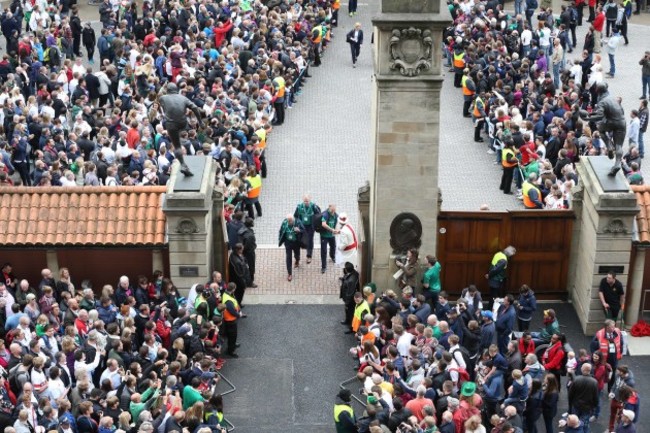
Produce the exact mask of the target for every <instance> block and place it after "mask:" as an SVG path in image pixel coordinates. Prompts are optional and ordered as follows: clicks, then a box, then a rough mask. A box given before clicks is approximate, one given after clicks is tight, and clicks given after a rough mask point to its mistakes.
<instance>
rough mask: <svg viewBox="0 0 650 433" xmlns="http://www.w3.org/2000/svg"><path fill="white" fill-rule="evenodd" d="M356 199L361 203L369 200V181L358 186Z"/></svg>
mask: <svg viewBox="0 0 650 433" xmlns="http://www.w3.org/2000/svg"><path fill="white" fill-rule="evenodd" d="M357 201H358V202H361V203H366V202H369V201H370V182H368V181H366V183H365V184H363V186H360V187H359V189H358V190H357Z"/></svg>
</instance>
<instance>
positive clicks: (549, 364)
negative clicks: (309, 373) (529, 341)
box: [543, 341, 564, 370]
mask: <svg viewBox="0 0 650 433" xmlns="http://www.w3.org/2000/svg"><path fill="white" fill-rule="evenodd" d="M563 359H564V347H563V346H562V342H561V341H558V342H557V343H555V344H554V345H553V346H552V347H550V348H549V349H548V350H547V351H546V352H544V357H543V360H544V368H545V369H546V370H560V369H561V368H562V360H563Z"/></svg>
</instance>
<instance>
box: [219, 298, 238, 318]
mask: <svg viewBox="0 0 650 433" xmlns="http://www.w3.org/2000/svg"><path fill="white" fill-rule="evenodd" d="M228 301H230V302H232V303H233V305H234V306H235V310H237V312H238V313H239V311H240V308H239V303H238V302H237V299H235V298H234V297H233V296H232V295H229V294H228V293H224V294H223V296H222V297H221V302H223V304H224V305H225V304H226V302H228ZM237 318H238V316H234V315H233V314H231V313H230V311H228V309H227V308H226V309H225V310H223V320H224V322H234V321H236V320H237Z"/></svg>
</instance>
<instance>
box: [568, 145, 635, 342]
mask: <svg viewBox="0 0 650 433" xmlns="http://www.w3.org/2000/svg"><path fill="white" fill-rule="evenodd" d="M611 166H612V161H611V160H610V159H608V158H607V157H605V156H591V157H587V158H584V157H583V159H582V160H581V162H580V164H578V176H579V178H580V184H579V187H578V188H577V189H576V190H575V191H574V194H573V199H572V207H573V210H574V211H575V214H576V220H577V221H576V223H575V224H574V226H573V227H574V229H573V242H572V245H571V258H570V264H569V284H568V286H569V287H568V289H569V291H570V294H571V299H572V300H573V304H574V308H575V310H576V313H577V314H578V317H579V318H580V323H581V324H582V330H583V332H584V333H585V334H587V335H592V334H593V333H594V332H595V331H596V330H598V329H600V328H602V326H603V321H604V320H605V314H604V312H603V308H602V305H601V303H600V300H599V297H598V291H599V290H598V289H599V287H600V281H601V280H602V279H603V278H605V277H606V276H607V273H608V272H611V271H613V272H616V274H617V275H616V278H618V280H620V281H621V283H623V287H625V288H626V289H627V282H628V276H629V275H630V273H631V270H630V269H629V267H630V252H631V247H632V233H633V224H634V218H635V216H636V214H637V213H638V212H639V208H638V205H637V200H636V196H635V195H634V193H632V191H630V187H629V185H628V184H627V182H625V179H624V178H623V175H622V174H621V173H620V172H619V173H618V174H617V175H616V176H615V177H609V176H607V173H608V172H609V169H610V168H611Z"/></svg>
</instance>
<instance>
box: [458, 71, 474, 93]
mask: <svg viewBox="0 0 650 433" xmlns="http://www.w3.org/2000/svg"><path fill="white" fill-rule="evenodd" d="M469 79H470V78H469V77H468V76H467V75H463V78H462V80H461V81H460V82H461V84H462V86H463V95H464V96H474V94H475V93H476V92H475V91H473V90H472V89H470V88H469V87H467V81H468V80H469Z"/></svg>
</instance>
